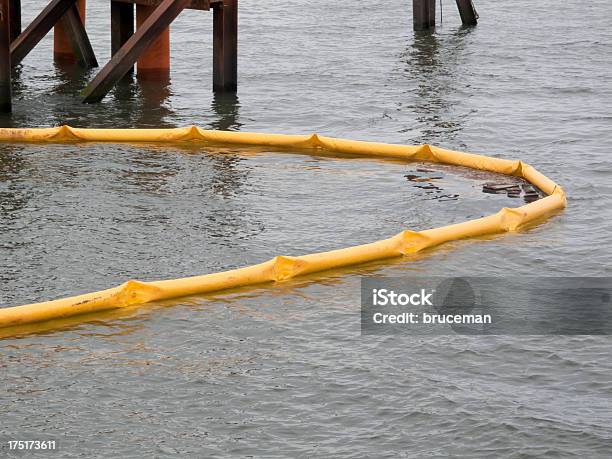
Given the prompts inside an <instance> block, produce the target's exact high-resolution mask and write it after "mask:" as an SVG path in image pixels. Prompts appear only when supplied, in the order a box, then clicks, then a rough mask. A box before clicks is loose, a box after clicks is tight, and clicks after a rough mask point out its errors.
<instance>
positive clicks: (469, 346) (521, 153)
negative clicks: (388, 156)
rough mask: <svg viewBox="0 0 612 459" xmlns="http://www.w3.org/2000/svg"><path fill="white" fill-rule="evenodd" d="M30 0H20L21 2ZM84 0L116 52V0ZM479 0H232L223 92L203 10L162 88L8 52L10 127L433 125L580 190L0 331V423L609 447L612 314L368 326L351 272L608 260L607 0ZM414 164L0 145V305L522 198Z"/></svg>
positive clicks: (194, 438)
mask: <svg viewBox="0 0 612 459" xmlns="http://www.w3.org/2000/svg"><path fill="white" fill-rule="evenodd" d="M37 3H38V2H34V1H33V0H28V1H26V0H24V1H23V4H24V7H26V8H29V10H28V11H26V12H24V21H27V20H30V19H31V18H32V16H33V14H34V12H33V10H32V8H33V5H35V4H37ZM90 3H92V5H90V10H89V18H88V29H89V31H90V34H91V36H92V40H93V42H94V47H95V50H96V52H97V54H98V58H99V60H100V61H101V62H104V61H106V60H107V59H108V54H109V53H108V49H109V48H110V45H109V36H108V32H107V30H108V26H109V12H108V2H101V1H96V2H90ZM475 3H476V6H477V8H478V10H479V13H480V15H481V23H480V24H479V25H478V27H476V28H473V29H462V28H461V27H460V24H459V19H458V14H457V12H456V8H455V6H454V2H452V1H449V0H444V2H443V7H444V23H443V25H442V26H441V27H439V28H438V30H437V32H436V34H435V35H433V36H429V35H416V36H415V35H414V34H413V32H412V30H411V11H410V5H409V2H399V1H395V0H393V1H389V2H385V3H383V4H377V5H373V4H369V3H358V2H357V3H355V2H322V1H320V0H315V1H312V2H307V3H303V2H295V1H288V0H282V1H279V2H276V3H274V4H269V2H254V1H251V0H241V15H240V33H241V36H240V70H239V73H240V80H239V92H238V95H237V96H236V97H229V96H224V97H220V96H219V97H214V96H213V95H212V93H211V91H210V90H211V79H212V75H211V68H210V65H209V64H210V61H211V48H210V37H211V25H212V22H211V21H212V14H210V13H202V12H194V11H189V12H187V13H185V14H183V15H182V16H181V17H180V18H179V19H178V20H177V22H176V25H175V26H174V28H173V58H172V64H173V73H172V81H171V84H170V85H168V86H165V87H162V88H160V87H159V86H155V85H150V84H149V85H146V86H140V85H138V84H136V83H132V84H130V83H126V84H124V85H122V86H121V87H120V88H118V89H117V90H115V91H113V92H112V93H111V94H110V95H109V96H108V97H107V98H106V99H105V100H104V101H103V102H102V103H101V104H99V105H93V106H88V105H82V104H80V102H79V100H78V92H79V90H80V89H82V87H83V85H84V84H85V82H86V81H87V80H88V79H89V78H91V76H92V74H89V73H85V74H83V73H79V71H78V70H75V69H69V68H68V69H67V68H58V67H55V66H54V64H53V63H52V62H51V60H50V50H51V42H50V40H49V39H48V38H47V39H45V40H44V41H43V42H42V43H41V44H40V45H39V47H38V48H36V49H35V51H34V52H33V53H32V54H31V55H30V56H29V57H28V58H27V59H26V60H25V61H24V62H23V64H22V65H21V66H20V67H19V68H18V69H16V77H15V79H14V94H15V100H14V113H13V114H12V115H10V116H6V115H0V123H1V125H3V126H20V127H22V126H52V125H59V124H64V123H67V124H71V125H74V126H82V127H86V126H96V127H116V126H133V127H160V126H164V127H172V126H181V125H186V124H198V125H200V126H203V127H208V128H215V129H235V130H238V129H239V130H254V131H266V132H283V133H305V132H311V131H317V132H321V133H324V134H327V135H335V136H342V137H349V138H355V139H367V140H380V141H386V142H395V143H411V144H412V143H423V142H428V143H432V144H437V145H441V146H445V147H450V148H455V149H461V150H469V151H474V152H480V153H486V154H491V155H494V156H500V157H505V158H506V157H507V158H521V159H523V160H525V161H527V162H529V163H531V164H533V165H534V166H536V167H537V168H538V169H540V170H541V171H542V172H544V173H545V174H547V175H549V176H551V177H552V178H553V179H555V180H556V181H558V182H559V183H560V184H561V185H562V186H564V187H565V189H566V191H567V193H568V208H567V210H566V211H565V212H564V213H562V214H560V215H558V216H556V217H554V218H553V219H551V220H549V221H547V222H546V223H544V224H542V225H540V226H538V227H536V228H532V229H530V230H528V231H525V232H521V233H518V234H511V235H506V236H503V237H493V238H488V239H486V240H481V241H462V242H457V243H453V244H449V245H446V246H444V247H442V248H440V249H437V250H434V251H431V252H429V253H427V254H424V255H422V256H418V257H415V258H414V259H410V260H397V261H395V262H393V263H391V264H372V265H368V266H363V267H357V268H352V269H346V270H343V271H339V272H332V273H327V274H325V275H324V276H312V277H309V278H305V279H297V280H293V281H290V282H286V283H282V284H278V285H276V286H275V287H273V288H268V287H262V288H259V289H250V290H239V291H234V292H231V293H226V294H217V295H207V296H200V297H194V298H188V299H183V300H180V301H178V302H176V301H172V302H164V303H159V304H153V305H149V306H145V307H141V308H133V309H130V310H127V311H119V312H112V313H106V314H102V315H97V316H94V317H90V318H88V319H87V321H86V322H83V321H82V320H79V321H74V322H70V321H66V322H64V323H60V324H56V325H62V326H63V328H61V329H60V330H59V331H58V330H48V331H41V332H40V333H39V334H35V335H29V336H25V337H21V338H9V339H3V340H2V341H1V344H0V346H1V347H0V348H1V353H0V367H1V368H2V371H1V374H0V382H1V384H0V388H1V389H0V400H1V402H2V403H0V416H1V418H2V423H1V426H2V435H5V436H8V437H11V438H21V437H27V438H35V437H37V436H41V435H47V436H52V437H57V438H59V439H60V443H61V448H62V453H61V455H62V456H79V455H87V456H92V455H93V456H96V455H104V456H116V457H134V456H137V455H138V456H142V455H145V456H160V457H168V456H174V455H190V456H199V457H208V456H225V455H227V456H229V455H231V456H268V457H269V456H284V457H286V456H300V457H312V456H320V457H329V456H332V457H392V456H397V455H402V456H417V457H420V456H427V455H432V456H441V457H445V456H459V455H463V456H467V457H498V456H510V457H531V456H534V457H559V456H569V457H571V456H576V457H609V455H610V451H612V429H611V428H610V424H611V421H612V407H611V404H610V400H611V398H612V364H611V363H610V358H609V356H610V352H611V351H612V342H611V341H610V339H609V338H607V337H571V338H570V337H524V336H523V337H510V336H508V337H487V338H483V337H480V338H468V337H459V336H458V337H452V336H451V337H435V338H423V337H418V338H417V337H407V336H391V337H377V336H364V337H362V336H360V328H359V327H360V322H359V292H360V290H359V279H360V277H361V276H370V275H373V274H376V275H386V276H402V275H412V274H415V273H417V274H419V275H448V274H452V275H461V274H469V275H493V276H504V275H510V274H511V275H528V276H540V275H560V276H563V275H567V276H570V275H576V276H609V275H610V274H611V268H610V259H611V255H612V249H611V248H610V230H609V220H610V218H611V217H612V212H611V211H610V208H611V205H612V200H611V193H610V191H611V186H610V178H611V176H612V169H611V167H610V159H609V152H610V150H611V149H612V142H611V140H610V130H611V129H610V128H611V127H612V109H611V108H610V101H611V100H612V76H611V75H612V72H611V64H610V63H611V62H612V60H611V59H612V48H611V47H610V43H611V41H612V29H610V27H609V22H610V21H609V18H610V17H611V15H612V5H611V4H610V3H609V2H606V1H604V0H594V1H592V2H588V3H586V4H585V3H584V2H552V1H549V0H546V1H542V2H537V3H533V2H527V1H518V2H513V3H512V5H509V4H507V3H505V2H494V1H491V0H489V1H485V0H478V1H476V2H475ZM39 8H40V7H36V9H39ZM289 153H290V152H289ZM413 169H414V166H407V165H405V164H401V163H399V162H392V161H372V160H363V159H346V158H345V159H338V158H331V157H324V156H318V157H313V156H308V155H297V154H279V153H278V152H271V151H266V150H261V149H260V150H244V149H232V148H225V149H211V148H201V147H193V148H179V147H160V146H146V145H144V146H131V145H71V146H66V145H44V146H40V145H39V146H28V145H3V146H0V218H1V220H0V230H1V232H0V254H1V256H0V268H1V269H0V279H1V281H2V287H1V290H0V304H1V305H3V306H8V305H16V304H21V303H25V302H28V301H37V300H42V299H48V298H54V297H58V296H63V295H67V294H73V293H79V292H84V291H90V290H93V289H98V288H104V287H109V286H112V285H115V284H117V283H119V282H122V281H123V280H125V279H127V278H131V277H135V278H139V279H143V280H149V279H157V278H167V277H178V276H183V275H191V274H200V273H205V272H212V271H217V270H220V269H226V268H230V267H234V266H241V265H244V264H247V263H253V262H257V261H262V260H265V259H268V258H270V257H271V256H273V255H276V254H288V255H293V254H301V253H307V252H312V251H318V250H325V249H330V248H335V247H339V246H345V245H349V244H357V243H361V242H367V241H372V240H375V239H380V238H382V237H387V236H389V235H392V234H394V233H396V232H398V231H399V230H401V229H404V228H415V229H424V228H428V227H431V226H436V225H440V224H446V223H450V222H454V221H460V220H463V219H465V218H468V217H477V216H480V215H482V214H485V213H489V212H491V211H493V210H495V209H497V208H499V207H502V206H507V205H516V204H518V202H517V201H516V200H510V198H505V197H503V196H490V195H483V194H482V193H481V191H480V184H481V182H482V180H479V179H476V178H473V177H469V176H468V177H466V176H464V175H461V174H459V173H457V174H455V173H453V172H450V171H446V172H445V174H444V177H443V179H441V180H438V181H437V183H438V185H437V186H438V187H439V188H440V191H437V190H435V189H434V190H427V189H422V188H417V187H415V186H414V184H413V183H411V182H409V181H407V180H406V178H405V177H404V175H406V174H407V173H408V172H409V171H410V170H413ZM428 191H430V192H431V191H433V192H432V193H428ZM455 195H458V196H455ZM441 196H444V197H443V198H440V197H441ZM432 198H435V199H432Z"/></svg>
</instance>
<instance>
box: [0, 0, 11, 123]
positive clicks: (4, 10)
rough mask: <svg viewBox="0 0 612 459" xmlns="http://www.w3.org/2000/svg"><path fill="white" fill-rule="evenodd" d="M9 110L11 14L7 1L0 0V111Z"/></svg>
mask: <svg viewBox="0 0 612 459" xmlns="http://www.w3.org/2000/svg"><path fill="white" fill-rule="evenodd" d="M10 111H11V16H10V12H9V2H8V1H0V112H10Z"/></svg>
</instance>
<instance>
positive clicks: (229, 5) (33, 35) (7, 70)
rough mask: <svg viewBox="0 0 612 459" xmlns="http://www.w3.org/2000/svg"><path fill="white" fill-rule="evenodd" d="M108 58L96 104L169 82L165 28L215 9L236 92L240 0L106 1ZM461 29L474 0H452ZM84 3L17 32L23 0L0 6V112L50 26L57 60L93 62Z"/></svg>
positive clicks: (473, 20)
mask: <svg viewBox="0 0 612 459" xmlns="http://www.w3.org/2000/svg"><path fill="white" fill-rule="evenodd" d="M108 1H110V11H111V13H110V15H111V26H110V31H109V33H110V35H111V59H110V60H109V61H108V62H107V63H106V64H104V66H103V67H102V68H101V69H100V71H99V72H98V73H97V75H96V76H95V77H94V78H93V79H92V80H91V81H90V82H89V83H88V84H87V86H86V87H85V88H84V89H83V91H82V94H81V97H82V100H83V102H85V103H96V102H100V101H101V100H102V99H103V98H104V97H105V96H106V95H107V94H108V93H109V91H111V89H112V88H113V87H114V86H115V85H116V84H117V83H118V82H119V81H120V80H122V79H123V78H124V77H125V76H126V75H133V74H134V67H135V66H136V69H137V71H136V76H137V78H139V79H143V80H158V81H168V80H169V75H170V25H171V24H172V22H173V21H174V20H175V19H176V18H177V17H178V16H179V15H180V14H181V12H182V11H183V10H185V9H193V10H200V11H209V10H211V9H212V10H213V63H212V66H213V82H212V88H213V90H214V91H217V92H236V90H237V81H238V0H108ZM456 3H457V8H458V9H459V14H460V16H461V21H462V23H463V25H464V26H473V25H476V24H477V22H478V13H477V12H476V9H475V7H474V4H473V2H472V0H456ZM412 12H413V26H414V30H416V31H433V30H434V29H435V26H436V0H412ZM86 13H87V5H86V0H51V1H49V2H48V3H47V5H46V6H45V7H44V8H43V9H42V11H41V12H40V13H39V14H38V16H36V18H35V19H34V20H33V21H32V23H31V24H29V25H28V26H27V27H26V28H25V30H23V31H22V26H21V0H1V3H0V111H2V112H9V111H10V110H11V105H12V104H11V68H12V67H13V66H15V65H17V64H18V63H19V62H21V61H22V60H23V59H24V58H25V57H26V56H27V55H28V54H29V53H30V51H32V49H33V48H34V47H35V46H36V45H37V44H38V43H39V42H40V40H41V39H42V38H43V37H45V35H47V34H48V33H49V32H50V31H51V30H54V50H53V56H54V59H55V60H56V61H58V62H72V63H76V64H77V65H79V66H81V67H83V68H86V69H90V68H95V67H98V61H97V59H96V56H95V54H94V51H93V48H92V46H91V42H90V40H89V36H88V35H87V30H86V28H85V21H86V19H85V18H86Z"/></svg>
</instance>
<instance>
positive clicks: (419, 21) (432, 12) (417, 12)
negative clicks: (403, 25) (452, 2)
mask: <svg viewBox="0 0 612 459" xmlns="http://www.w3.org/2000/svg"><path fill="white" fill-rule="evenodd" d="M412 20H413V25H414V30H429V29H434V28H435V27H436V0H412Z"/></svg>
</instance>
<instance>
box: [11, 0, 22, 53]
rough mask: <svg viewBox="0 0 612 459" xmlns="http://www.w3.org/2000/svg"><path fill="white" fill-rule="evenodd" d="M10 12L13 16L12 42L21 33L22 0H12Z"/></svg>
mask: <svg viewBox="0 0 612 459" xmlns="http://www.w3.org/2000/svg"><path fill="white" fill-rule="evenodd" d="M9 13H10V17H11V26H10V27H11V43H12V42H13V40H15V38H17V37H18V36H19V34H20V33H21V0H10V3H9Z"/></svg>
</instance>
